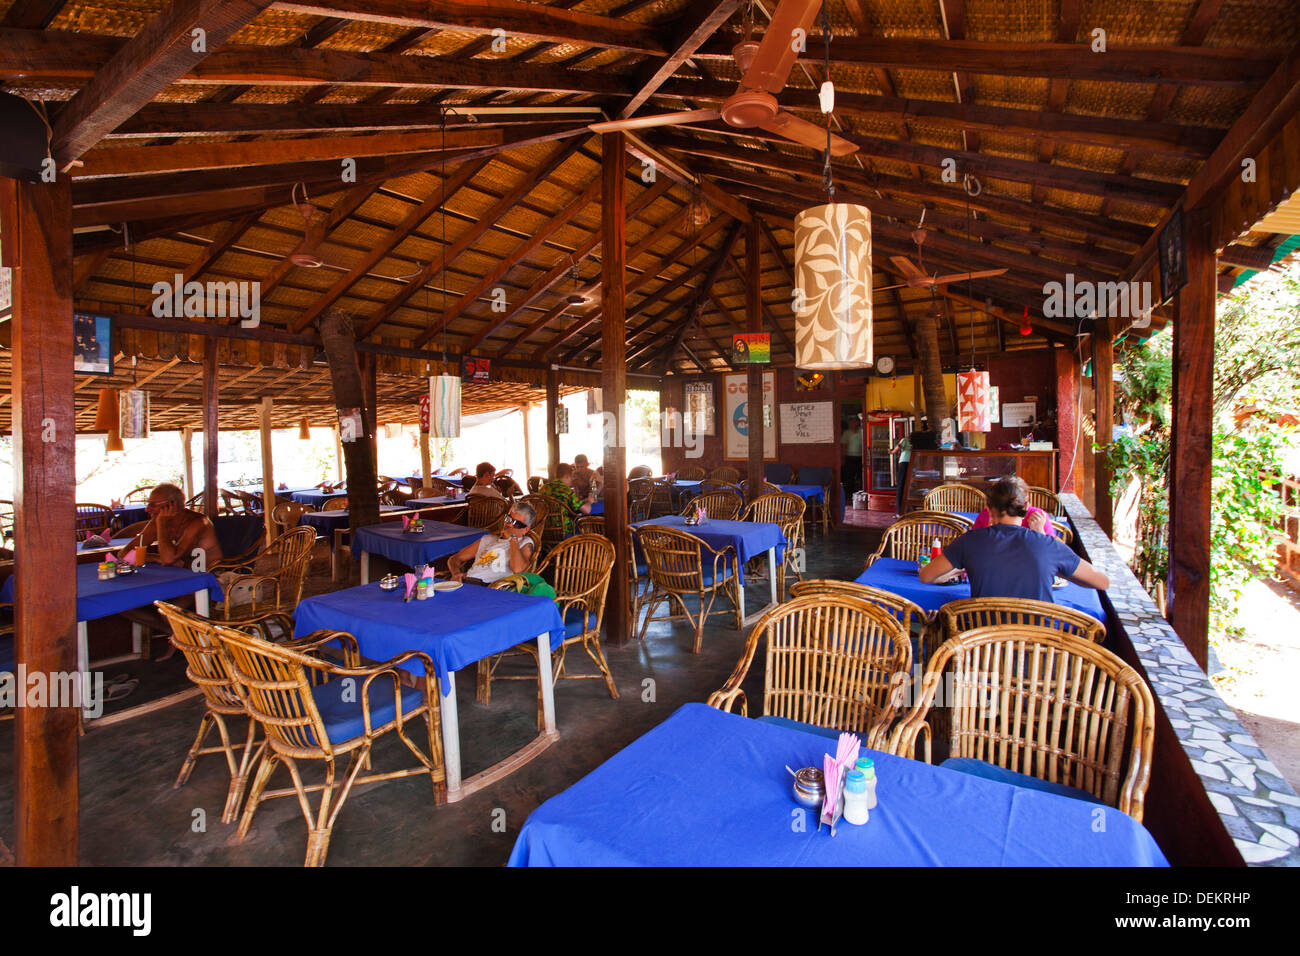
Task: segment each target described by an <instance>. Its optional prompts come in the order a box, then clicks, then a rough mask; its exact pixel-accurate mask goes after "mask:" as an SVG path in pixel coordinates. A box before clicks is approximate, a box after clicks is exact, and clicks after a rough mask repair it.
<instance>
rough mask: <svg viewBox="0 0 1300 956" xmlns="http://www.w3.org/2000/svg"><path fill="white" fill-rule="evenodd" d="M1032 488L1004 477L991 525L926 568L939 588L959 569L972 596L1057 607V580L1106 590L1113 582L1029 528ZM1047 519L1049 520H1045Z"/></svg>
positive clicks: (994, 497)
mask: <svg viewBox="0 0 1300 956" xmlns="http://www.w3.org/2000/svg"><path fill="white" fill-rule="evenodd" d="M1027 499H1028V486H1027V485H1026V484H1025V482H1024V481H1023V480H1022V479H1020V478H1014V477H1012V478H1003V479H1002V480H1001V481H999V482H997V483H996V484H995V485H994V486H993V487H992V489H990V491H989V494H988V503H989V506H988V510H989V515H990V520H991V523H990V524H989V526H988V527H987V528H974V529H972V530H970V531H968V532H966V533H965V534H963V535H962V536H961V537H959V538H957V540H955V541H953V542H952V543H951V544H949V545H948V547H946V548H944V549H943V553H942V554H941V555H940V556H939V557H937V558H935V559H934V560H933V561H931V562H930V563H929V564H927V565H925V566H924V567H923V568H921V570H920V576H921V581H922V582H923V583H925V584H933V583H934V582H935V581H937V580H938V579H939V578H941V577H943V576H944V575H945V574H947V573H949V572H950V571H952V570H953V569H954V568H963V569H965V571H966V575H967V577H969V578H970V592H971V597H977V598H980V597H1003V598H1028V599H1030V600H1034V601H1046V602H1048V603H1049V604H1050V603H1052V580H1053V579H1054V578H1055V577H1056V576H1058V575H1059V576H1060V577H1063V578H1065V579H1067V580H1069V581H1073V582H1074V583H1075V584H1078V585H1081V586H1082V587H1087V588H1096V589H1098V590H1101V591H1104V590H1105V589H1106V588H1108V587H1110V578H1108V577H1107V576H1106V575H1104V574H1102V573H1101V572H1100V571H1098V570H1097V569H1096V568H1094V567H1093V566H1092V565H1091V564H1089V563H1088V562H1087V561H1084V560H1083V559H1082V558H1080V557H1079V556H1078V555H1077V554H1075V553H1074V552H1073V551H1071V550H1070V549H1069V548H1068V547H1067V546H1066V545H1065V543H1064V542H1062V541H1060V540H1058V539H1057V538H1056V537H1055V536H1054V535H1050V534H1041V533H1039V532H1040V531H1041V530H1042V529H1035V528H1031V527H1028V526H1026V525H1025V524H1024V523H1023V522H1024V519H1025V518H1026V516H1027V515H1028V512H1029V503H1028V500H1027ZM1044 517H1045V516H1044Z"/></svg>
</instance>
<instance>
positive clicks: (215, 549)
mask: <svg viewBox="0 0 1300 956" xmlns="http://www.w3.org/2000/svg"><path fill="white" fill-rule="evenodd" d="M145 509H146V510H147V511H148V512H149V523H148V524H146V525H145V526H144V528H143V529H141V531H140V533H139V534H138V535H136V536H135V537H134V538H132V539H131V543H130V544H129V545H127V546H126V547H125V548H123V549H122V552H121V554H120V555H119V557H124V556H125V555H126V553H127V552H128V551H130V550H131V549H132V548H137V547H142V546H143V547H149V546H150V545H154V546H155V547H156V548H157V551H158V560H159V562H160V563H161V564H166V565H171V566H172V567H179V568H193V569H194V570H200V568H198V567H195V564H194V551H195V549H196V548H201V549H203V552H204V558H205V562H204V564H203V565H202V568H201V569H203V570H206V569H207V568H210V567H211V566H212V565H214V564H216V563H217V561H219V560H221V556H222V555H221V544H220V542H218V541H217V531H216V529H215V528H213V527H212V522H211V521H210V520H209V519H208V517H207V516H206V515H202V514H199V513H198V512H197V511H190V510H188V509H187V508H186V507H185V492H183V491H181V490H180V489H179V488H177V487H176V486H175V485H171V484H163V485H159V486H158V487H157V488H155V489H154V490H153V491H151V492H150V493H149V503H148V504H147V505H146V506H145Z"/></svg>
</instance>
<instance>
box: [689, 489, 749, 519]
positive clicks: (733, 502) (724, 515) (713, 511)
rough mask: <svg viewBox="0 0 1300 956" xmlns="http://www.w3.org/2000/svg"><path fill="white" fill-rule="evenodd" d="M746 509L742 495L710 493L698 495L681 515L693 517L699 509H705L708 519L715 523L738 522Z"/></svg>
mask: <svg viewBox="0 0 1300 956" xmlns="http://www.w3.org/2000/svg"><path fill="white" fill-rule="evenodd" d="M744 507H745V499H744V498H742V497H740V495H736V494H732V493H731V492H730V491H710V492H708V493H707V494H703V495H696V496H695V497H694V498H692V499H691V500H690V501H688V502H687V503H686V504H685V506H683V508H682V511H681V513H682V514H683V515H693V514H695V512H696V510H697V509H699V508H703V509H704V516H705V517H706V518H712V519H713V520H715V521H737V520H739V519H740V512H741V511H742V510H744Z"/></svg>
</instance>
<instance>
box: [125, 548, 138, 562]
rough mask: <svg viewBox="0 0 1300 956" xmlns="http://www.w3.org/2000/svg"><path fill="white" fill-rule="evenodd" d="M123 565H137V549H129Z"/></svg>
mask: <svg viewBox="0 0 1300 956" xmlns="http://www.w3.org/2000/svg"><path fill="white" fill-rule="evenodd" d="M122 563H123V564H135V548H129V549H128V550H127V552H126V554H125V555H123V556H122Z"/></svg>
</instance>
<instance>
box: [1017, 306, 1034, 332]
mask: <svg viewBox="0 0 1300 956" xmlns="http://www.w3.org/2000/svg"><path fill="white" fill-rule="evenodd" d="M1033 331H1034V327H1033V326H1032V325H1030V324H1029V306H1025V316H1024V318H1023V319H1021V320H1020V334H1021V335H1029V334H1030V333H1031V332H1033Z"/></svg>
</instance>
